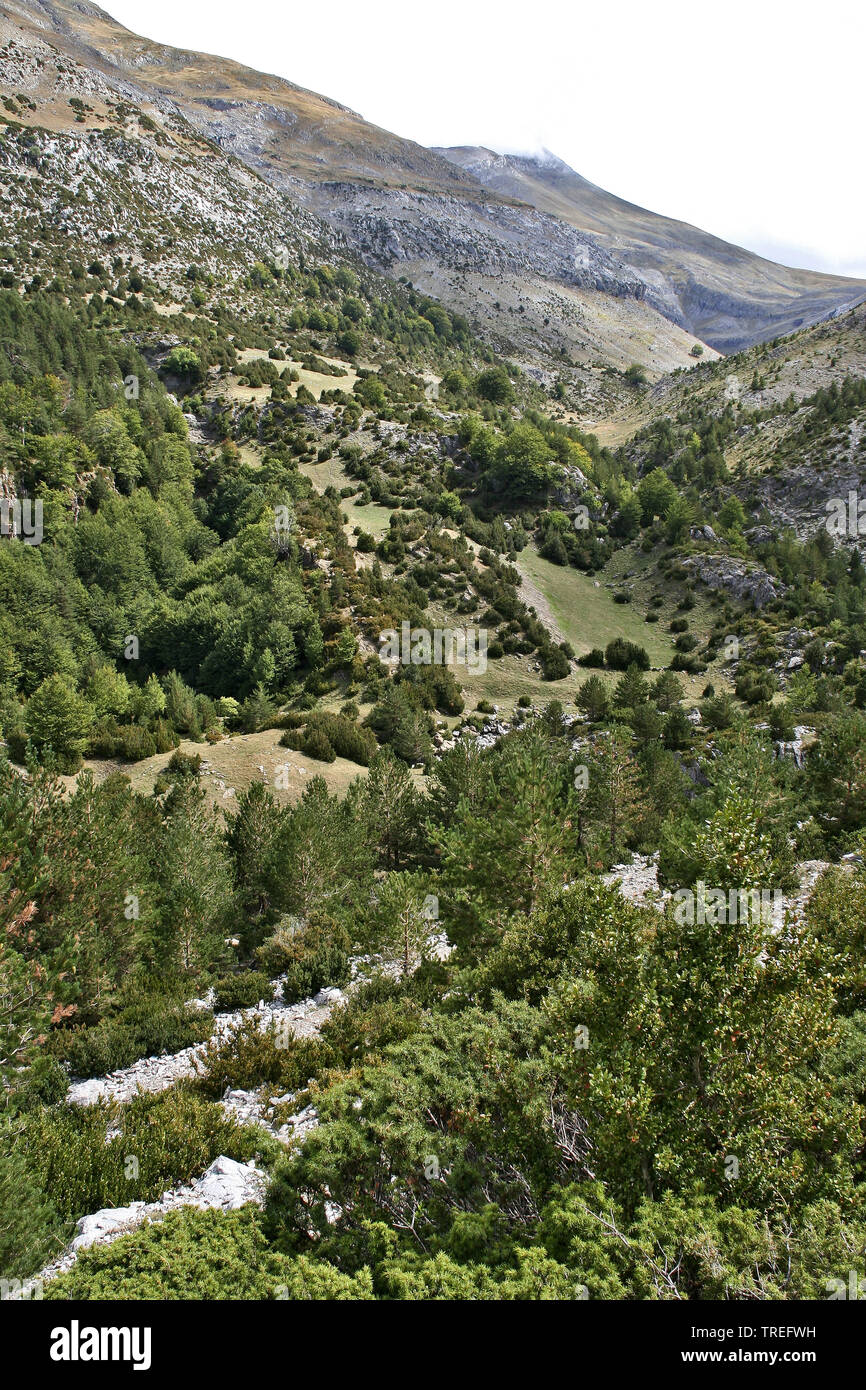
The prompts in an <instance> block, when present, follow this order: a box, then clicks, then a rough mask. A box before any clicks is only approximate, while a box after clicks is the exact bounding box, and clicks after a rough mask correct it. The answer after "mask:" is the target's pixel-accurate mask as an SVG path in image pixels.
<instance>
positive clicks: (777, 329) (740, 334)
mask: <svg viewBox="0 0 866 1390" xmlns="http://www.w3.org/2000/svg"><path fill="white" fill-rule="evenodd" d="M437 153H438V154H441V155H442V156H443V157H444V158H446V159H449V160H451V162H452V163H453V164H454V165H455V167H456V168H458V169H461V170H463V171H464V172H466V173H467V174H471V175H472V176H473V177H475V178H477V179H478V180H479V182H480V183H482V184H483V185H484V186H485V188H489V189H491V190H493V191H495V192H496V193H498V194H501V195H503V196H505V197H508V198H516V199H519V200H520V201H521V202H524V203H529V204H530V205H531V206H532V207H534V208H538V209H539V211H540V212H546V213H550V214H551V215H552V216H554V217H557V218H560V219H561V220H562V221H564V222H568V223H569V224H570V225H571V226H573V227H577V228H579V230H580V231H583V232H588V233H590V234H591V235H592V236H593V237H595V238H597V240H598V241H599V242H600V243H601V244H602V245H603V246H605V247H607V249H608V250H609V251H611V252H612V253H613V254H614V255H615V256H616V257H617V259H618V260H620V261H622V262H623V263H624V264H625V265H627V266H630V267H631V268H632V269H633V270H635V271H637V273H638V274H640V275H641V276H642V278H644V279H645V280H646V282H647V284H648V285H649V286H651V294H650V298H651V302H652V303H653V304H654V305H655V307H656V308H659V309H660V310H661V312H662V313H663V314H665V315H666V316H667V317H669V318H670V319H671V320H672V321H673V322H674V323H679V324H682V325H683V326H684V327H685V328H687V329H688V330H689V332H691V333H693V334H694V336H695V337H696V338H699V339H701V340H702V341H703V342H706V343H711V344H712V346H713V347H714V348H717V349H718V351H719V352H723V353H731V352H737V351H739V350H740V349H741V348H744V347H748V346H750V345H751V344H753V343H756V342H762V341H764V340H766V339H768V338H775V337H778V336H780V335H781V334H786V333H792V332H794V331H795V330H796V329H798V328H802V327H803V326H804V325H807V324H810V323H814V322H816V321H817V320H819V319H824V318H827V317H828V316H829V315H830V314H832V313H833V312H834V311H836V310H838V309H840V308H845V307H847V306H849V305H851V304H854V303H856V302H857V301H858V300H860V299H862V298H863V297H864V295H866V284H864V283H863V282H861V281H857V280H851V279H847V278H845V277H844V276H833V275H824V274H819V273H817V272H815V271H810V270H794V269H791V268H790V267H789V266H781V265H777V264H776V263H775V262H773V261H768V260H765V259H764V258H763V257H762V256H757V255H755V254H754V252H752V251H746V250H744V248H743V247H741V246H732V245H731V244H730V243H729V242H726V241H722V240H721V239H720V238H719V237H715V236H711V235H710V234H709V233H708V232H703V231H701V230H700V229H699V228H698V227H692V226H689V225H688V224H687V223H685V222H677V221H674V220H673V219H672V218H669V217H661V216H659V215H658V214H657V213H654V212H648V211H647V209H646V208H640V207H636V206H635V205H634V204H633V203H628V202H626V201H625V200H624V199H622V198H617V197H615V196H614V195H613V194H612V193H607V192H605V190H604V189H603V188H598V187H597V186H596V185H595V184H592V183H590V182H589V181H588V180H587V179H584V178H581V176H580V174H577V173H575V171H574V170H573V169H570V168H569V166H568V165H567V164H565V163H564V162H563V161H562V160H561V159H558V158H557V157H556V155H553V154H550V153H549V151H545V152H544V154H542V155H539V156H535V157H522V156H519V155H501V154H494V153H493V151H492V150H485V149H478V148H472V147H462V148H456V149H439V150H437Z"/></svg>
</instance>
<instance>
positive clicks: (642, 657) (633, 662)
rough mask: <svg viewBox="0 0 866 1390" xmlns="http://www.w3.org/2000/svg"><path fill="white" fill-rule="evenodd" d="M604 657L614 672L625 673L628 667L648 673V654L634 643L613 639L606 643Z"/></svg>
mask: <svg viewBox="0 0 866 1390" xmlns="http://www.w3.org/2000/svg"><path fill="white" fill-rule="evenodd" d="M604 656H605V660H606V662H607V664H608V666H610V667H611V669H612V670H614V671H627V670H628V668H629V666H637V667H638V669H639V670H641V671H648V670H649V667H650V659H649V653H648V652H647V651H646V649H645V648H644V647H639V646H638V644H637V643H636V642H629V641H627V640H626V638H625V637H615V638H614V639H613V641H612V642H608V644H607V647H606V648H605V653H604ZM584 664H586V663H585V662H584Z"/></svg>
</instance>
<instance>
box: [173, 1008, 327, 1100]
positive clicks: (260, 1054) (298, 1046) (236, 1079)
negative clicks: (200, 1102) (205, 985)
mask: <svg viewBox="0 0 866 1390" xmlns="http://www.w3.org/2000/svg"><path fill="white" fill-rule="evenodd" d="M334 1060H335V1058H334V1055H333V1052H332V1051H331V1049H330V1047H329V1046H328V1045H327V1044H325V1043H323V1042H322V1040H321V1039H320V1038H309V1037H293V1036H292V1035H291V1034H289V1033H285V1032H282V1031H281V1030H280V1028H279V1026H278V1025H277V1024H271V1025H270V1026H269V1027H267V1028H262V1027H260V1025H259V1021H258V1019H255V1018H251V1019H247V1021H246V1022H245V1023H242V1024H241V1026H240V1028H237V1029H235V1031H234V1032H233V1033H232V1034H231V1036H230V1037H228V1038H223V1039H218V1038H214V1040H213V1041H212V1042H210V1043H209V1044H208V1046H207V1048H206V1049H205V1051H204V1054H203V1056H202V1058H201V1060H200V1062H199V1064H198V1076H197V1078H196V1080H195V1082H194V1083H193V1086H194V1089H195V1090H196V1091H199V1092H201V1093H202V1094H203V1095H205V1096H211V1097H213V1098H214V1099H218V1098H219V1097H220V1096H222V1095H224V1094H225V1091H226V1089H227V1088H228V1089H230V1090H234V1089H240V1090H245V1091H249V1090H255V1089H256V1087H259V1086H271V1087H273V1088H274V1089H275V1090H277V1091H298V1090H301V1089H302V1087H304V1086H305V1085H306V1084H307V1081H308V1080H309V1078H310V1077H311V1076H313V1075H315V1073H316V1071H317V1070H318V1069H319V1068H320V1067H322V1066H329V1065H332V1064H333V1062H334Z"/></svg>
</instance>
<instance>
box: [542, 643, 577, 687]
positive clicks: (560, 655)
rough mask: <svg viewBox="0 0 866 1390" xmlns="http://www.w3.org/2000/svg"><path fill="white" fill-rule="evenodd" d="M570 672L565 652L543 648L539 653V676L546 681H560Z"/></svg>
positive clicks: (553, 648)
mask: <svg viewBox="0 0 866 1390" xmlns="http://www.w3.org/2000/svg"><path fill="white" fill-rule="evenodd" d="M570 670H571V664H570V662H569V660H568V657H567V656H566V655H565V652H564V651H562V650H561V649H560V648H559V647H545V648H544V649H543V650H542V652H541V674H542V676H543V677H544V679H545V680H546V681H561V680H562V679H563V678H564V677H565V676H567V675H568V673H569V671H570Z"/></svg>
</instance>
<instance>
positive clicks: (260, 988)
mask: <svg viewBox="0 0 866 1390" xmlns="http://www.w3.org/2000/svg"><path fill="white" fill-rule="evenodd" d="M273 993H274V989H273V985H272V984H271V982H270V980H269V979H268V977H267V975H266V974H265V973H264V971H263V970H239V971H238V972H237V973H236V974H234V975H223V976H222V977H221V978H220V979H219V980H217V982H216V984H215V985H214V994H215V996H216V997H215V999H214V1012H215V1013H218V1014H223V1013H230V1012H234V1011H235V1010H236V1009H252V1008H254V1007H255V1005H256V1004H258V1002H259V1000H260V999H272V998H273Z"/></svg>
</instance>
